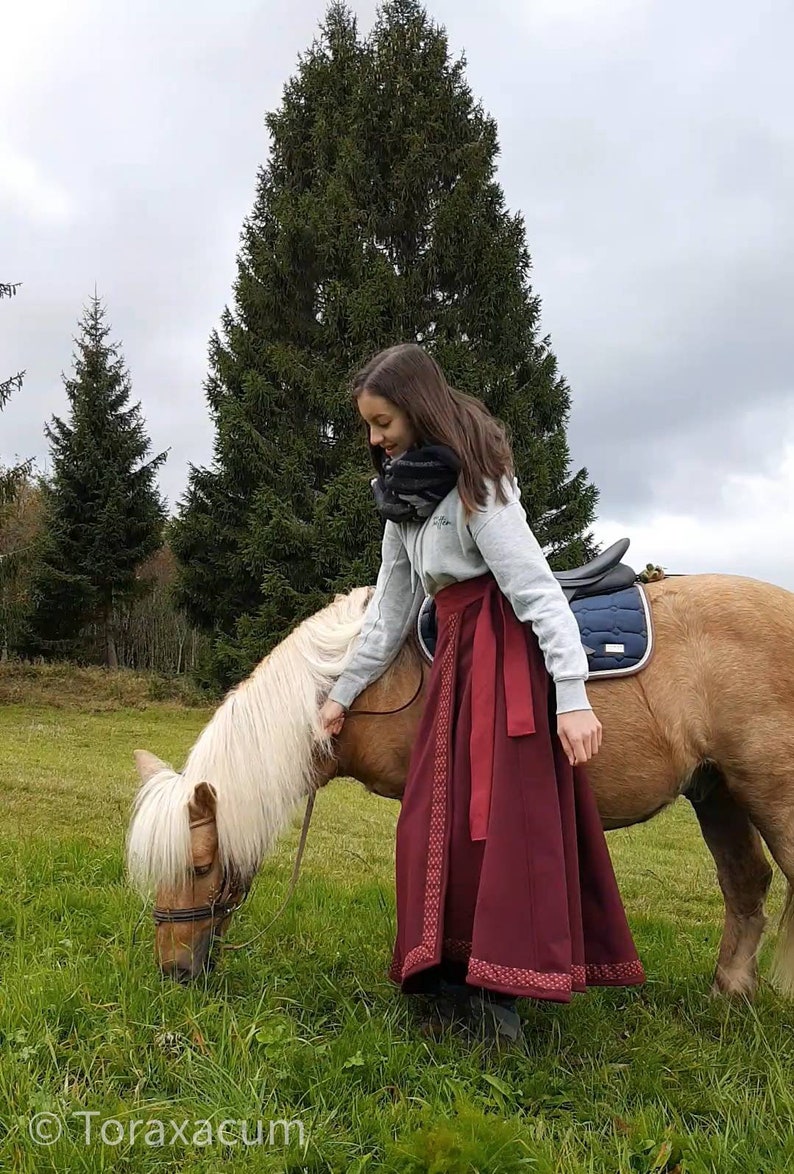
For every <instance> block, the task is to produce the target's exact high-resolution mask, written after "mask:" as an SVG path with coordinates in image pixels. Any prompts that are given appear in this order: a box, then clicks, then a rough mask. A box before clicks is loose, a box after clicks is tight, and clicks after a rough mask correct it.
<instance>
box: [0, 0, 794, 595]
mask: <svg viewBox="0 0 794 1174" xmlns="http://www.w3.org/2000/svg"><path fill="white" fill-rule="evenodd" d="M350 7H351V8H352V9H353V11H354V12H355V13H356V15H357V17H358V22H359V30H360V32H361V33H362V34H366V33H368V32H369V31H370V29H371V27H372V25H373V22H374V17H375V9H376V5H375V4H374V3H370V2H368V0H367V2H363V0H351V3H350ZM427 10H428V12H429V13H430V15H431V16H432V17H433V19H434V20H435V21H436V23H439V24H442V25H444V27H445V28H446V30H447V33H448V37H449V42H450V48H451V52H452V54H453V56H454V57H457V56H458V55H459V54H460V53H461V52H465V54H466V58H467V62H468V65H467V76H468V79H469V83H470V85H471V87H472V89H473V92H474V95H475V98H476V99H478V100H479V101H481V102H482V104H483V106H484V108H485V109H486V110H487V111H488V112H489V113H490V114H491V115H492V116H493V117H494V118H495V119H496V121H497V125H498V128H499V141H500V146H501V156H500V160H499V171H498V177H499V180H500V182H501V183H502V186H503V188H504V191H505V197H506V203H507V206H508V208H509V209H511V210H512V211H520V212H522V213H523V215H524V218H525V221H526V226H527V241H528V245H529V249H530V252H531V254H532V257H533V261H534V275H533V283H534V288H535V290H536V292H537V293H539V294H540V296H541V298H542V300H543V330H544V332H546V333H549V334H550V336H551V340H552V346H553V349H554V351H555V353H556V355H557V358H558V360H559V364H560V368H561V370H562V371H563V372H564V373H565V375H566V376H567V378H568V380H569V382H570V385H571V389H572V397H573V409H572V413H571V420H570V429H569V437H570V442H571V451H572V458H573V462H574V466H575V467H576V468H578V467H580V466H581V465H586V466H587V468H588V470H589V472H590V475H591V477H592V479H593V480H594V481H595V483H596V484H597V485H598V486H599V488H600V490H601V503H600V512H599V518H598V521H597V523H596V526H595V531H596V536H597V538H598V539H599V541H601V542H603V543H607V542H611V541H613V540H614V539H615V538H617V537H620V536H623V535H626V536H628V537H630V538H631V540H632V549H631V551H630V554H629V556H628V561H629V562H631V563H632V564H633V565H634V566H635V567H636V568H637V569H640V567H641V566H643V565H644V564H645V563H646V562H649V561H650V562H654V563H660V564H661V565H662V566H664V567H666V568H667V569H668V570H671V571H683V572H702V571H724V572H733V573H739V574H746V575H752V576H755V577H758V578H763V579H769V580H771V581H773V582H776V583H780V584H782V585H783V586H786V587H788V588H790V589H793V590H794V541H793V539H794V341H792V340H793V338H794V331H792V311H793V310H794V216H792V212H793V210H794V142H793V140H794V122H793V121H792V111H794V82H792V74H793V73H794V71H792V69H791V45H792V37H794V9H792V6H791V3H790V0H770V2H767V0H754V3H752V4H750V3H747V0H701V3H699V4H696V5H693V4H692V3H691V2H687V0H492V2H491V4H490V5H489V6H488V7H485V6H483V5H482V4H481V3H474V2H473V0H454V2H453V0H432V2H431V3H429V4H428V5H427ZM325 11H326V5H325V3H324V0H292V2H291V3H290V5H285V4H283V3H282V2H281V0H257V2H255V0H223V3H221V0H212V2H209V0H190V2H188V0H170V2H169V3H162V0H157V2H156V3H155V2H152V0H135V3H134V4H129V3H126V2H125V3H122V0H69V3H68V4H67V3H66V0H26V2H25V3H22V2H21V0H3V6H2V27H3V32H2V39H0V280H3V281H22V282H24V285H23V287H22V289H21V290H20V291H19V294H18V296H17V297H16V298H15V299H14V300H13V301H11V302H7V301H4V302H2V303H0V375H6V374H10V373H11V372H12V371H15V370H17V369H18V368H22V367H24V368H26V369H27V376H26V379H25V384H24V388H23V390H22V392H20V393H17V394H16V395H15V397H14V399H13V401H12V402H11V404H10V405H9V406H8V407H7V408H6V410H5V412H4V413H3V415H2V416H0V461H3V460H5V461H8V460H9V459H11V458H13V457H14V456H15V455H17V454H18V455H20V456H29V455H35V456H37V457H38V458H39V460H40V462H41V463H42V464H43V463H44V459H45V456H46V444H45V441H44V437H43V423H44V421H45V420H46V419H48V418H49V417H50V416H51V415H52V414H53V413H58V414H62V413H63V412H64V411H65V405H66V400H65V394H64V390H63V385H62V383H61V379H60V375H61V372H62V371H63V370H67V371H68V370H69V369H70V366H71V353H72V337H73V335H74V333H75V330H76V323H77V319H78V317H79V316H80V313H81V308H82V306H83V304H84V302H85V300H86V299H87V297H88V296H89V295H90V294H91V293H92V292H93V289H94V285H95V284H96V286H97V289H98V291H99V293H100V295H101V296H102V297H103V298H104V299H105V300H106V303H107V306H108V311H109V320H110V322H111V323H112V326H113V338H114V339H116V340H118V341H120V342H121V344H122V346H123V351H124V355H125V357H126V360H127V363H128V366H129V368H130V372H131V375H132V381H133V391H134V397H135V398H136V399H140V400H141V401H142V405H143V411H144V415H145V418H146V422H147V426H148V429H149V432H150V434H151V437H152V441H153V444H154V445H155V447H156V450H157V451H160V450H162V449H165V448H170V456H169V460H168V462H167V465H166V467H165V470H164V472H163V477H162V486H163V489H164V492H165V493H166V495H167V497H168V500H169V504H170V505H171V506H172V507H173V506H174V504H175V503H176V501H177V499H178V497H179V496H180V494H181V493H182V491H183V489H184V486H185V483H186V478H187V465H188V462H189V461H191V462H193V463H195V464H199V465H200V464H205V463H207V462H208V461H209V459H210V456H211V443H212V430H211V426H210V423H209V421H208V418H207V412H206V405H205V401H204V393H203V389H202V383H203V380H204V378H205V375H206V368H207V362H206V354H207V341H208V338H209V334H210V331H211V330H212V328H213V327H215V326H216V325H217V323H218V320H219V315H220V313H221V311H222V309H223V307H224V305H225V304H226V303H227V302H229V301H230V299H231V285H232V281H233V278H234V273H235V257H236V253H237V247H238V238H239V233H240V229H241V227H242V223H243V218H244V217H245V215H246V214H247V213H248V211H249V210H250V208H251V204H252V201H253V196H254V183H255V177H256V171H257V167H258V166H259V165H260V164H262V163H263V162H265V160H266V157H267V151H268V135H267V133H266V130H265V127H264V115H265V113H266V111H268V110H273V109H275V108H276V107H277V106H278V105H279V103H280V100H281V94H282V90H283V86H284V84H285V82H286V81H287V80H288V78H289V77H290V76H292V75H293V74H294V72H295V70H296V68H297V63H298V54H299V53H301V52H303V51H304V50H305V49H306V48H307V47H308V46H309V45H310V43H311V41H312V39H313V38H314V37H315V36H316V34H317V31H318V28H319V24H320V22H321V20H322V18H323V15H324V13H325ZM366 357H367V356H362V359H363V358H366Z"/></svg>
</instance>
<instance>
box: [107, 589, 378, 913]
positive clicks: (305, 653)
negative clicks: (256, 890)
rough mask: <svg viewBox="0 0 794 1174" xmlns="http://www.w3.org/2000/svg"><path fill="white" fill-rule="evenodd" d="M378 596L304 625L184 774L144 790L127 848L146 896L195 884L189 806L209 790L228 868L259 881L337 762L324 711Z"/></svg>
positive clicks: (235, 692) (248, 685)
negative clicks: (324, 759) (320, 763)
mask: <svg viewBox="0 0 794 1174" xmlns="http://www.w3.org/2000/svg"><path fill="white" fill-rule="evenodd" d="M370 595H371V588H369V587H356V588H354V589H353V590H352V591H350V592H348V594H346V595H337V596H336V598H335V599H334V601H333V603H331V604H329V605H328V607H326V608H323V610H322V611H319V612H317V613H316V614H315V615H312V616H309V618H308V619H306V620H304V621H303V623H301V624H299V625H298V627H297V628H295V630H294V631H292V632H291V633H290V634H289V636H287V638H286V639H285V640H283V641H282V642H281V643H280V644H279V645H278V646H277V647H276V648H274V649H273V650H272V652H271V653H270V654H269V655H268V656H266V657H265V659H264V660H263V661H262V662H261V663H260V664H259V665H258V666H257V667H256V669H254V671H253V673H251V675H250V676H249V677H248V678H246V680H244V681H242V682H241V683H240V684H239V685H237V686H236V687H235V688H234V689H232V690H231V691H230V692H229V693H228V694H227V695H226V697H225V698H224V700H223V702H222V703H221V705H220V706H219V708H218V709H217V710H216V712H215V713H214V715H213V716H212V718H211V720H210V721H209V723H208V724H207V725H206V726H205V727H204V729H203V730H202V732H201V734H200V735H199V737H198V740H197V741H196V743H195V744H194V746H193V747H192V749H191V751H190V753H189V755H188V758H187V762H186V763H185V766H184V770H183V771H182V773H181V774H178V773H177V772H176V771H173V770H171V769H170V768H168V769H163V770H161V771H158V772H157V773H156V774H154V775H153V776H152V777H151V778H150V779H148V781H147V782H145V783H144V784H143V785H142V786H141V788H140V790H139V792H138V795H137V797H136V800H135V806H134V810H133V817H132V821H131V824H130V829H129V835H128V842H127V862H128V868H129V874H130V879H131V880H132V882H133V884H135V886H136V887H137V888H139V889H140V890H141V891H143V892H149V891H150V890H151V889H153V888H158V887H160V886H165V887H178V886H180V885H181V884H183V883H184V882H185V879H186V877H187V874H188V871H189V869H190V867H191V850H190V832H189V828H188V820H189V815H188V804H189V802H190V799H191V797H192V795H193V790H194V788H195V786H196V784H197V783H200V782H207V783H210V784H211V785H212V787H213V788H214V789H215V792H216V795H217V815H216V819H217V828H218V846H219V852H220V857H221V860H222V862H223V863H224V864H226V865H227V866H229V867H232V868H234V869H236V870H238V872H239V873H240V874H241V876H242V877H243V878H244V879H245V880H250V878H251V877H253V875H254V873H255V872H256V870H257V869H258V867H259V865H260V863H261V861H262V859H263V857H264V856H265V855H266V853H267V852H268V851H269V850H270V848H271V847H272V845H273V843H274V841H275V840H276V838H277V837H278V835H279V834H280V833H281V832H282V831H283V830H284V828H285V827H286V825H287V824H288V822H289V821H290V819H291V818H292V816H293V814H294V812H295V809H296V807H297V806H298V804H299V803H300V802H301V800H302V799H303V798H305V796H306V795H307V793H308V791H309V789H310V787H311V785H312V781H313V778H314V769H315V764H316V761H317V758H318V757H320V756H322V755H328V754H330V753H331V738H330V737H329V736H328V735H326V734H325V733H324V731H323V729H322V726H321V724H320V722H319V719H318V712H319V706H320V703H321V701H322V699H323V698H324V697H325V696H326V695H327V693H328V691H329V690H330V688H331V686H332V684H333V682H334V681H335V680H336V679H337V677H338V676H339V675H340V673H341V672H343V671H344V668H345V665H346V664H347V662H348V660H349V658H350V654H351V652H352V650H353V646H354V643H355V639H356V637H357V636H358V634H359V632H360V631H361V625H362V621H363V618H364V612H365V610H366V605H367V602H368V600H369V598H370Z"/></svg>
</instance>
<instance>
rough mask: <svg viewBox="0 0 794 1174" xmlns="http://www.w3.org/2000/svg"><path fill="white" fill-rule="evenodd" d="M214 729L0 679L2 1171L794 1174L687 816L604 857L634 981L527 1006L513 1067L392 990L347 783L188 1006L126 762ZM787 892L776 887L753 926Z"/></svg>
mask: <svg viewBox="0 0 794 1174" xmlns="http://www.w3.org/2000/svg"><path fill="white" fill-rule="evenodd" d="M210 712H211V711H210V710H209V709H207V708H206V707H202V706H200V705H198V704H196V699H195V698H191V697H190V696H189V695H188V694H186V693H180V695H178V696H177V695H176V693H175V692H174V691H173V690H171V691H169V688H168V687H167V686H165V685H164V684H163V683H162V682H161V683H157V682H152V681H149V682H146V681H143V680H138V679H134V678H132V677H131V676H129V675H127V676H125V675H124V674H120V675H119V676H117V677H109V676H107V675H105V674H103V673H100V672H98V671H97V672H90V671H86V672H84V673H82V674H79V675H77V674H71V675H70V674H69V673H68V672H64V673H62V674H61V675H60V676H59V675H58V674H57V673H50V674H47V673H46V672H45V671H44V670H42V671H41V672H40V673H38V674H37V673H35V672H33V671H32V670H31V671H28V672H25V673H22V672H21V671H20V670H14V669H13V668H11V667H8V668H4V667H3V666H0V783H1V785H2V819H1V820H0V981H1V983H2V986H1V988H0V1044H1V1045H2V1046H1V1047H0V1168H2V1169H9V1170H15V1171H17V1170H18V1171H25V1172H27V1171H40V1170H50V1169H52V1170H59V1171H63V1170H69V1171H101V1170H105V1169H107V1170H110V1169H113V1170H116V1171H150V1170H156V1171H170V1170H175V1171H176V1170H180V1171H199V1170H201V1171H204V1170H206V1171H210V1170H212V1171H215V1170H217V1169H219V1168H221V1167H224V1168H230V1169H233V1170H235V1171H241V1172H242V1171H249V1170H251V1171H254V1170H256V1171H273V1172H276V1171H282V1172H289V1174H299V1172H303V1171H311V1172H316V1174H320V1172H325V1171H334V1172H336V1171H339V1172H340V1174H341V1172H352V1174H362V1172H363V1171H367V1172H369V1171H394V1172H401V1174H409V1172H410V1174H419V1172H427V1174H431V1172H432V1174H463V1172H473V1171H488V1172H490V1171H494V1172H505V1174H508V1172H512V1171H533V1172H537V1174H552V1172H555V1174H556V1172H562V1174H580V1172H581V1174H585V1172H587V1174H624V1172H625V1174H645V1172H650V1171H667V1172H668V1174H673V1172H675V1174H706V1172H709V1174H734V1172H735V1174H740V1172H741V1174H749V1172H758V1171H770V1172H772V1171H774V1172H781V1174H782V1172H784V1171H787V1170H790V1169H792V1168H794V1094H793V1093H792V1076H794V1058H793V1057H792V1025H793V1024H794V1003H791V1002H787V1001H785V1000H783V999H782V998H781V997H780V996H779V995H777V993H776V992H775V991H773V990H772V989H771V988H770V987H769V986H768V985H767V984H766V983H764V984H763V985H762V989H761V992H760V995H759V997H758V999H757V1000H756V1002H755V1003H754V1004H752V1005H750V1004H748V1003H746V1002H728V1001H726V1000H723V999H715V998H713V997H712V996H711V995H710V993H709V987H710V982H711V976H712V972H713V968H714V963H715V959H716V954H717V944H718V940H719V936H720V930H721V923H722V903H721V898H720V895H719V890H718V886H717V881H716V874H715V870H714V865H713V862H712V860H711V857H710V856H709V854H708V851H707V849H706V847H705V845H704V844H703V843H702V841H701V839H700V834H699V831H698V828H697V824H696V821H695V818H694V815H693V813H692V811H691V809H690V808H689V806H688V805H687V804H685V803H684V802H681V803H679V804H677V805H676V806H675V807H674V808H673V809H671V810H670V811H668V812H666V813H664V814H663V815H661V816H660V817H659V818H657V819H656V820H654V821H652V822H651V823H648V824H645V825H642V826H639V827H635V828H630V829H625V830H621V831H618V832H612V833H610V834H609V836H608V843H609V847H610V850H611V852H612V857H613V860H614V862H615V868H616V872H617V875H618V880H619V883H620V886H621V891H622V894H623V897H624V901H625V904H626V909H627V912H628V915H629V920H630V923H631V927H632V930H633V932H634V935H635V940H636V942H637V946H638V949H639V952H640V956H641V958H642V960H643V963H644V965H645V969H646V972H647V975H648V980H647V983H646V984H645V985H644V986H643V987H640V988H631V989H619V988H617V989H608V988H601V989H598V988H593V989H591V990H589V991H588V992H587V993H586V994H584V995H577V996H575V997H574V1000H573V1002H572V1003H571V1004H569V1005H567V1006H565V1005H553V1004H548V1005H547V1004H540V1003H537V1004H536V1003H530V1002H528V1001H525V1002H524V1003H523V1004H522V1016H523V1020H524V1031H525V1039H524V1041H523V1043H522V1045H521V1047H520V1048H517V1049H499V1050H495V1049H494V1048H493V1047H491V1046H489V1045H488V1044H487V1043H486V1042H485V1041H484V1040H481V1039H478V1038H476V1037H473V1036H471V1035H468V1034H466V1033H465V1032H463V1031H460V1030H458V1031H450V1032H448V1033H447V1034H446V1035H445V1036H444V1037H443V1038H442V1039H441V1040H440V1041H430V1040H427V1039H425V1038H423V1037H422V1036H421V1035H420V1034H419V1032H418V1029H417V1021H416V1014H415V1009H414V1008H413V1007H412V1006H411V1005H410V1004H411V1001H410V1000H406V999H405V998H403V997H402V996H401V995H400V994H399V992H398V991H397V990H396V988H395V987H394V986H393V984H392V983H391V982H390V981H389V980H388V978H387V977H386V968H387V965H388V961H389V957H390V951H391V945H392V938H393V933H394V901H393V881H392V867H393V835H394V825H395V821H396V818H397V806H396V804H393V803H390V802H389V801H387V800H383V799H376V798H374V797H372V796H370V795H368V794H366V793H365V792H364V790H363V788H361V787H360V786H359V785H358V784H355V783H353V782H352V781H350V780H344V781H338V782H336V783H334V784H332V785H331V786H330V787H328V788H326V789H325V791H323V792H322V793H321V794H320V796H319V798H318V802H317V806H316V810H315V816H314V819H313V823H312V827H311V830H310V834H309V841H308V846H307V851H306V858H305V862H304V867H303V872H302V876H301V880H300V882H299V885H298V889H297V891H296V893H295V895H294V896H293V899H292V901H291V903H290V905H289V906H288V907H287V909H286V911H285V912H284V913H283V914H282V916H281V917H280V918H279V920H278V921H277V922H276V923H275V924H274V925H273V926H272V927H271V928H270V929H269V930H267V932H266V933H265V934H261V935H260V936H259V937H257V936H256V935H257V933H258V931H259V930H261V928H262V927H263V926H265V925H266V923H267V921H268V919H269V917H270V916H271V915H272V913H273V911H274V910H275V909H276V908H277V906H278V904H279V903H280V900H281V898H282V895H283V893H284V891H285V887H286V884H287V882H288V879H289V875H290V871H291V867H292V861H293V855H294V850H295V846H296V844H297V838H298V828H297V827H295V828H294V829H293V830H292V831H291V832H290V833H289V835H288V836H286V837H285V839H284V841H283V843H282V844H281V846H280V848H279V851H278V852H277V853H276V854H275V855H274V856H273V857H272V858H271V859H270V860H269V861H268V862H267V863H266V864H265V866H264V867H263V868H262V870H261V872H260V875H259V878H258V880H257V882H256V884H255V887H254V890H253V892H252V894H251V897H250V898H249V901H248V903H247V904H246V905H245V907H244V909H243V910H242V911H241V912H240V913H239V914H238V915H237V916H236V918H235V919H234V921H233V923H232V928H231V932H230V935H229V941H230V942H231V943H234V944H240V943H246V942H249V940H250V944H249V945H247V946H244V948H243V949H241V950H236V951H226V952H224V953H223V954H222V955H221V957H220V960H219V964H218V967H217V969H216V971H215V972H214V973H213V974H212V975H210V976H209V977H208V978H206V980H203V981H202V982H200V983H197V984H196V985H194V986H192V987H181V986H179V985H177V984H175V983H172V982H170V981H166V980H164V979H162V978H161V977H160V975H159V973H158V971H157V969H156V967H155V963H154V958H153V951H152V938H153V930H152V924H151V918H150V916H149V911H148V909H143V908H142V906H141V903H140V901H139V900H138V899H137V898H136V896H135V895H134V894H133V893H131V892H130V890H129V889H128V887H127V885H126V884H125V878H124V867H123V848H124V837H125V832H126V827H127V821H128V816H129V808H130V802H131V799H132V796H133V794H134V790H135V787H136V785H137V784H136V776H135V774H134V768H133V761H132V752H133V750H134V749H135V748H136V747H139V746H140V747H146V748H148V749H151V750H152V751H154V752H155V753H156V754H158V755H159V756H160V757H162V758H164V759H165V760H166V761H170V762H173V764H174V765H175V766H179V765H180V764H181V762H182V761H183V759H184V756H185V753H186V751H187V749H188V747H189V746H190V744H191V742H192V741H193V739H194V738H195V737H196V735H197V733H198V732H199V730H200V729H201V727H202V726H203V724H204V723H205V722H206V721H207V719H208V717H209V714H210ZM782 895H783V884H782V880H781V877H780V875H779V874H777V873H776V875H775V880H774V884H773V889H772V893H771V897H770V901H769V906H768V911H769V912H770V914H774V915H776V914H777V912H778V910H779V908H780V905H781V899H782ZM771 928H772V927H771V926H770V934H769V939H768V940H766V941H765V943H764V946H763V949H762V955H761V965H762V971H763V972H764V973H768V968H769V955H770V953H771ZM37 1114H39V1115H40V1114H45V1115H47V1114H49V1115H52V1116H45V1117H39V1118H38V1119H37V1121H36V1123H34V1125H33V1126H32V1127H31V1125H30V1121H31V1118H33V1117H34V1116H36V1115H37ZM89 1114H90V1116H89ZM224 1120H226V1121H229V1122H232V1125H230V1126H228V1127H227V1129H226V1131H225V1132H223V1133H222V1136H219V1126H220V1123H221V1122H222V1121H224ZM136 1121H137V1122H138V1123H139V1124H138V1125H137V1126H136V1127H135V1128H134V1129H133V1123H134V1122H136ZM242 1122H244V1123H247V1125H246V1131H245V1136H243V1135H242V1126H241V1124H240V1123H242ZM274 1122H276V1123H278V1122H281V1123H282V1124H281V1125H277V1126H276V1128H275V1131H274V1128H273V1123H274ZM48 1123H49V1124H48ZM157 1123H159V1124H160V1128H158V1126H157ZM202 1123H205V1124H202ZM256 1123H260V1128H261V1125H262V1123H263V1124H264V1133H263V1134H261V1135H260V1137H259V1138H258V1139H257V1138H256V1136H255V1126H256ZM285 1123H286V1124H285ZM298 1124H299V1125H300V1130H301V1131H302V1140H303V1144H301V1138H300V1135H299V1130H298ZM286 1126H289V1128H287V1127H286ZM31 1128H33V1130H34V1131H35V1130H36V1129H37V1128H41V1129H42V1130H43V1133H44V1134H45V1135H46V1134H47V1130H50V1133H53V1132H57V1131H58V1128H60V1137H59V1138H58V1139H57V1140H54V1141H53V1142H52V1144H41V1142H40V1141H37V1140H35V1139H34V1138H33V1137H31V1132H30V1131H31ZM102 1128H105V1132H104V1135H102V1133H101V1130H102ZM147 1129H148V1130H149V1132H148V1133H147V1132H146V1130H147ZM252 1139H253V1141H254V1142H255V1144H249V1142H251V1141H252ZM46 1140H49V1137H48V1136H44V1137H42V1138H41V1141H46Z"/></svg>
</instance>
